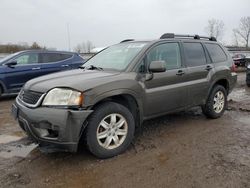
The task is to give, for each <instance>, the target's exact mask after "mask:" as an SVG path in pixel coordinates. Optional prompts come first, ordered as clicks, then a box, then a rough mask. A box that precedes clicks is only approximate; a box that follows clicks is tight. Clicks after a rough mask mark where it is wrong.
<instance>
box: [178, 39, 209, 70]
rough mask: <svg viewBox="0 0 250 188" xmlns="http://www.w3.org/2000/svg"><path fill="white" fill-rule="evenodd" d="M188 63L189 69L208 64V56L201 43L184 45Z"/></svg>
mask: <svg viewBox="0 0 250 188" xmlns="http://www.w3.org/2000/svg"><path fill="white" fill-rule="evenodd" d="M183 47H184V51H185V56H186V63H187V66H189V67H194V66H200V65H205V64H206V62H207V61H206V56H205V52H204V49H203V47H202V45H201V43H191V42H187V43H183Z"/></svg>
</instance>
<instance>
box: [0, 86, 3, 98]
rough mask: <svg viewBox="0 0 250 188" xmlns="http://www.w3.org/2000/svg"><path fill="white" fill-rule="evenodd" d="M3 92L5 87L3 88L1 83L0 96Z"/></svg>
mask: <svg viewBox="0 0 250 188" xmlns="http://www.w3.org/2000/svg"><path fill="white" fill-rule="evenodd" d="M2 94H3V88H2V86H1V84H0V97H1V96H2Z"/></svg>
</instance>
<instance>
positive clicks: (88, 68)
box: [79, 65, 103, 70]
mask: <svg viewBox="0 0 250 188" xmlns="http://www.w3.org/2000/svg"><path fill="white" fill-rule="evenodd" d="M79 68H80V69H86V70H103V68H102V67H96V66H94V65H90V66H86V67H79Z"/></svg>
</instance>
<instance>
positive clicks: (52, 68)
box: [0, 50, 84, 96]
mask: <svg viewBox="0 0 250 188" xmlns="http://www.w3.org/2000/svg"><path fill="white" fill-rule="evenodd" d="M83 63H84V60H83V58H82V57H81V56H79V55H78V54H77V53H74V52H59V51H47V50H28V51H22V52H17V53H15V54H12V55H9V56H7V57H5V58H3V59H0V96H1V95H2V94H4V93H17V92H19V91H20V89H21V88H22V86H23V85H24V84H25V82H27V81H28V80H30V79H32V78H35V77H38V76H42V75H45V74H49V73H53V72H58V71H64V70H69V69H76V68H78V67H79V66H80V65H82V64H83Z"/></svg>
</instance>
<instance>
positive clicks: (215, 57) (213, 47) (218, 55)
mask: <svg viewBox="0 0 250 188" xmlns="http://www.w3.org/2000/svg"><path fill="white" fill-rule="evenodd" d="M205 46H206V48H207V50H208V52H209V54H210V57H211V58H212V61H213V62H214V63H217V62H222V61H226V60H227V56H226V54H225V52H224V51H223V50H222V48H221V47H220V46H219V45H218V44H210V43H209V44H208V43H205Z"/></svg>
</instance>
